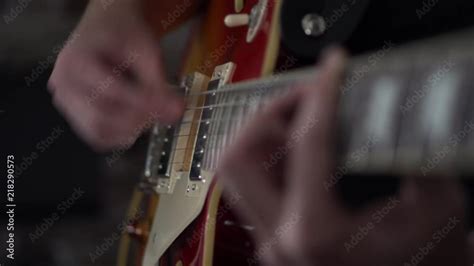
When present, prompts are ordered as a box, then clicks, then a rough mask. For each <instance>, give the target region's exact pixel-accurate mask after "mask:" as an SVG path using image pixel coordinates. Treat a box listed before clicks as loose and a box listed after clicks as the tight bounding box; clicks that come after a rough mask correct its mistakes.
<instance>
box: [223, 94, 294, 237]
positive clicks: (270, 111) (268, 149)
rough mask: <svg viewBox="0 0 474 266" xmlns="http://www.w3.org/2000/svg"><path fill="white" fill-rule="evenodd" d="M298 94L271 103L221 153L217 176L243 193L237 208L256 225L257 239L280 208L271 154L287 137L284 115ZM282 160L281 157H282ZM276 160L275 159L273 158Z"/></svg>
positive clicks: (266, 232)
mask: <svg viewBox="0 0 474 266" xmlns="http://www.w3.org/2000/svg"><path fill="white" fill-rule="evenodd" d="M297 98H298V96H297V95H296V94H293V95H290V96H288V97H286V98H284V99H280V100H278V101H276V102H275V103H273V104H272V105H270V106H269V107H268V108H266V110H265V111H264V112H263V113H261V114H260V115H258V116H257V117H256V118H255V119H253V120H252V121H251V122H250V123H249V124H248V125H247V126H246V127H245V129H244V130H243V131H242V134H241V135H240V136H239V137H238V138H237V140H236V141H235V143H234V144H233V145H232V147H231V148H230V149H229V150H228V152H227V153H226V155H225V156H224V159H223V161H222V162H221V164H220V167H219V170H218V176H219V178H220V179H221V180H222V181H223V184H224V186H225V187H226V189H227V190H228V191H233V192H237V193H239V194H240V195H241V196H242V200H241V201H240V202H239V204H238V206H237V208H238V210H239V211H240V213H241V215H243V216H244V219H246V220H247V221H249V222H250V223H252V224H254V225H255V226H256V227H257V232H258V234H259V237H260V239H263V238H265V237H266V236H268V235H269V234H271V232H270V231H271V228H272V224H273V223H274V222H275V221H276V216H277V213H278V212H279V211H280V210H279V207H280V202H281V201H280V199H279V194H280V193H279V192H280V191H279V186H278V183H279V180H277V176H276V175H275V172H276V169H277V168H278V167H277V166H276V165H274V164H272V163H273V162H272V161H271V156H272V153H274V152H275V151H276V150H277V149H278V148H279V147H284V143H285V140H286V139H287V136H288V135H287V133H288V131H287V128H286V126H285V125H286V121H285V120H286V119H287V118H286V115H287V113H288V112H290V111H291V110H290V109H292V108H294V106H295V103H296V101H297ZM282 160H283V159H282ZM276 163H277V162H276Z"/></svg>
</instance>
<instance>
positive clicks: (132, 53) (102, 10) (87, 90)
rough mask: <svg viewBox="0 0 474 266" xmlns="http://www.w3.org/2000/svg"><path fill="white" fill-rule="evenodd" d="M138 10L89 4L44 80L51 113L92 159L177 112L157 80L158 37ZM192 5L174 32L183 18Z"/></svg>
mask: <svg viewBox="0 0 474 266" xmlns="http://www.w3.org/2000/svg"><path fill="white" fill-rule="evenodd" d="M180 2H181V1H178V0H176V1H163V3H161V4H160V3H158V4H156V5H157V7H156V8H157V14H156V15H157V16H162V17H165V16H166V14H167V13H168V12H169V11H170V10H172V9H173V8H174V7H175V5H176V4H178V3H180ZM189 2H190V3H195V2H196V1H194V2H193V1H189ZM104 3H105V4H104ZM144 4H147V3H144V2H141V1H136V0H114V1H110V2H103V1H99V0H95V1H91V2H90V4H89V6H88V8H87V11H86V13H85V14H84V16H83V18H82V20H81V22H80V23H79V25H78V26H77V28H76V29H75V30H74V32H73V36H75V37H74V42H71V44H70V45H67V46H66V47H65V48H64V49H63V50H62V51H61V53H60V54H59V57H58V59H57V62H56V64H55V67H54V70H53V73H52V75H51V77H50V80H49V84H48V85H49V86H48V87H49V90H50V92H51V93H52V94H53V103H54V105H55V106H56V107H57V108H58V109H59V110H60V111H61V112H62V113H63V115H64V116H65V117H66V118H67V119H68V121H69V123H70V125H71V126H72V127H73V129H74V130H75V131H76V132H77V133H78V135H79V136H80V137H81V138H82V139H83V140H84V141H85V142H87V143H88V144H90V145H91V147H93V148H94V149H95V150H97V151H107V150H111V149H114V148H117V147H120V146H123V145H129V144H131V143H133V142H134V141H135V139H136V138H137V137H138V134H136V132H137V131H139V130H138V129H141V128H142V127H143V125H144V124H146V123H147V122H148V124H150V123H149V121H150V120H159V121H161V122H167V123H168V122H174V121H176V120H177V119H179V117H180V116H181V114H182V112H183V99H181V98H180V97H178V96H176V95H175V94H174V92H173V91H171V89H170V88H169V85H168V84H167V83H166V80H165V78H164V74H163V68H164V67H163V65H162V62H161V51H160V47H159V45H158V42H157V40H158V39H157V37H158V36H157V35H156V34H154V33H153V31H152V30H153V29H152V28H151V27H150V25H149V24H148V23H147V20H146V19H145V15H144V10H143V5H144ZM192 5H195V4H191V6H190V7H188V8H187V9H186V10H185V13H184V14H182V16H181V17H180V18H179V19H177V21H176V22H175V24H176V25H177V24H179V23H180V22H182V21H184V20H185V19H186V18H188V17H189V16H190V15H191V13H192V11H193V10H195V8H193V6H192ZM173 26H175V25H173ZM169 28H172V27H171V26H170V27H169ZM155 33H156V31H155ZM159 33H164V32H163V31H161V32H159Z"/></svg>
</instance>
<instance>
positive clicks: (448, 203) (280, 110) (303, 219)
mask: <svg viewBox="0 0 474 266" xmlns="http://www.w3.org/2000/svg"><path fill="white" fill-rule="evenodd" d="M320 68H321V71H320V72H319V75H318V78H317V79H316V80H315V82H314V83H312V85H311V86H310V85H305V86H302V87H301V88H297V89H296V91H297V92H295V93H294V94H293V95H291V96H289V97H288V98H285V99H283V100H280V101H279V102H276V103H274V104H273V105H271V106H269V108H268V109H267V111H266V112H264V113H263V114H259V115H258V117H256V118H255V119H254V120H253V121H252V122H250V123H249V125H248V127H247V128H246V129H245V130H244V133H243V134H242V135H241V136H240V138H238V140H236V143H235V145H234V147H233V148H231V149H230V151H229V152H228V154H227V156H226V158H225V159H224V160H223V162H222V164H221V168H220V170H219V171H218V176H219V177H220V178H221V179H222V181H223V183H224V186H225V187H226V188H227V190H228V192H231V193H235V192H237V193H239V194H240V195H241V196H242V200H240V201H239V202H238V203H237V208H238V210H239V211H240V214H241V215H242V216H243V218H244V219H245V220H246V221H247V222H249V223H251V224H253V225H255V227H256V230H255V233H254V237H255V240H256V242H257V243H258V245H259V247H260V248H258V249H257V253H256V254H258V256H255V257H254V259H255V258H256V259H259V260H261V261H263V262H264V263H266V264H267V265H405V264H404V263H405V262H407V263H410V261H411V257H412V256H413V255H416V254H417V253H418V252H419V249H420V248H424V247H425V246H426V245H427V243H428V241H432V242H433V245H434V248H433V249H431V248H429V250H430V251H429V252H428V254H427V255H424V256H423V259H422V260H421V262H419V263H418V264H416V265H467V264H466V263H467V256H466V254H467V253H466V247H467V240H466V232H465V230H464V198H463V191H462V189H461V186H460V185H459V183H458V182H457V181H456V180H454V179H438V180H415V179H413V178H410V177H407V178H405V179H404V181H403V184H402V185H401V188H400V191H399V193H398V194H397V195H396V196H395V197H393V198H392V199H385V200H380V201H378V202H374V203H373V204H371V205H370V206H367V207H365V208H363V209H362V210H359V211H349V210H348V209H347V208H346V207H345V206H344V205H343V204H342V202H341V201H340V200H339V198H338V195H337V193H336V192H337V190H336V189H333V188H329V189H327V188H326V187H325V186H324V182H325V181H329V177H330V175H331V173H333V172H334V169H335V167H336V166H335V160H334V159H333V154H334V151H333V146H334V145H332V143H333V141H334V140H333V136H334V134H333V132H334V124H335V123H334V121H335V118H336V117H335V114H336V107H337V104H336V103H337V100H338V85H339V84H340V80H342V79H341V73H342V70H343V68H344V56H343V55H342V53H341V52H340V51H339V52H332V53H330V54H329V55H327V56H326V58H325V59H324V60H323V63H322V65H321V66H320ZM263 125H264V126H263ZM284 145H286V146H287V147H288V153H287V154H286V156H285V157H284V158H283V159H281V160H279V161H278V162H277V163H276V164H272V165H269V164H268V162H269V158H270V156H271V154H272V153H274V152H275V151H276V150H277V148H278V147H282V146H284ZM282 184H285V185H284V186H282ZM384 207H386V209H388V210H389V211H388V213H387V214H386V215H384V216H382V217H380V216H374V214H375V213H376V212H377V211H378V210H380V209H383V208H384ZM374 217H375V218H374ZM369 223H371V224H369ZM364 227H365V229H364ZM446 227H449V233H448V234H447V235H446V236H445V237H444V238H442V240H441V241H439V242H436V241H437V240H438V238H437V237H435V239H432V237H433V234H434V233H435V232H436V231H437V230H440V229H443V228H446ZM451 227H453V228H451ZM358 232H361V234H359V236H360V235H362V239H361V240H357V241H355V242H353V243H351V235H355V234H357V233H358ZM424 250H426V249H424ZM409 265H411V264H409Z"/></svg>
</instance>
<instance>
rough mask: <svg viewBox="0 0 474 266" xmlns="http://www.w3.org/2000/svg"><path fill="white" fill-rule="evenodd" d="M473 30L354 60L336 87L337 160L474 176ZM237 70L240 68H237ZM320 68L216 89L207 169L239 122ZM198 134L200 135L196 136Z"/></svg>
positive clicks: (369, 167)
mask: <svg viewBox="0 0 474 266" xmlns="http://www.w3.org/2000/svg"><path fill="white" fill-rule="evenodd" d="M473 33H474V31H473V30H468V31H466V32H462V33H457V34H452V35H448V36H444V37H438V38H435V39H432V40H426V41H423V42H419V43H414V44H410V45H406V46H404V47H396V46H395V45H394V44H392V43H391V42H389V41H387V42H386V43H385V45H384V47H383V48H382V49H380V50H378V51H376V52H373V53H370V54H366V55H362V56H358V57H355V58H353V59H352V60H351V61H350V63H349V65H348V71H347V75H346V80H345V82H344V84H343V86H342V87H341V102H340V112H339V117H340V119H339V131H338V132H337V133H338V136H339V138H338V141H337V143H338V147H337V151H338V157H339V158H340V162H341V163H340V164H341V165H342V166H344V167H345V168H348V171H351V172H357V173H359V172H360V173H394V174H407V173H408V174H417V173H418V174H421V175H426V174H428V173H430V172H434V171H436V173H440V172H441V173H444V172H446V173H448V172H449V173H453V171H454V172H456V173H469V174H470V173H471V172H472V171H473V170H474V169H473V167H472V164H470V161H471V160H472V159H473V158H474V156H473V155H474V137H473V134H470V133H471V131H472V130H474V109H473V108H472V107H471V103H473V102H474V95H473V94H474V90H472V78H471V76H472V74H471V71H472V69H473V68H472V67H473V58H474V45H473V44H474V34H473ZM237 67H239V66H237ZM317 73H318V71H317V69H314V68H309V69H303V70H298V71H295V72H292V73H287V74H276V75H274V76H272V77H269V78H267V79H262V80H254V81H247V82H244V83H238V84H229V85H224V86H215V87H213V88H209V90H208V92H207V94H208V95H214V96H215V98H214V99H213V101H212V102H208V103H207V104H205V105H204V106H203V107H202V108H203V109H206V110H212V112H207V114H206V117H205V119H203V121H204V120H206V121H210V122H211V123H210V124H209V127H208V128H207V130H206V132H205V136H206V137H208V138H209V141H207V142H206V146H205V147H199V148H200V149H204V152H205V156H204V160H203V163H204V168H205V169H206V168H207V169H214V168H215V167H216V165H217V163H218V160H219V157H220V155H221V151H222V150H223V149H225V147H227V146H228V145H229V144H230V143H231V142H232V140H233V139H234V137H235V136H236V134H237V132H238V129H239V128H240V127H241V125H243V124H244V122H245V121H246V120H248V119H249V118H250V117H251V116H252V114H253V113H255V112H256V111H258V110H259V109H261V108H262V107H263V106H265V104H266V103H268V102H270V101H271V100H272V99H274V98H275V97H281V96H283V95H285V93H287V92H288V90H289V89H291V88H292V87H294V86H295V85H297V84H298V83H303V82H310V81H311V80H312V79H314V78H315V77H316V76H317ZM192 96H193V94H190V95H188V97H192ZM198 137H199V136H198Z"/></svg>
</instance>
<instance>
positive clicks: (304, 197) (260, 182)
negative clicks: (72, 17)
mask: <svg viewBox="0 0 474 266" xmlns="http://www.w3.org/2000/svg"><path fill="white" fill-rule="evenodd" d="M161 2H163V3H158V5H162V6H161V7H162V8H158V9H157V10H158V11H157V14H156V16H158V17H163V18H166V14H168V12H169V11H170V10H172V9H173V8H174V7H175V6H176V4H180V3H181V1H179V0H176V1H161ZM191 2H192V3H195V1H191ZM110 3H111V4H110V5H108V6H107V8H104V6H103V2H101V1H99V0H95V1H94V0H93V1H91V3H90V5H89V7H88V9H87V11H86V13H85V15H84V17H83V18H82V20H81V22H80V24H79V25H78V26H77V28H76V29H75V31H74V34H76V35H77V37H76V38H75V40H74V42H73V43H71V45H67V46H66V48H65V49H64V50H63V51H62V52H61V53H60V55H59V57H58V60H57V62H56V65H55V68H54V71H53V73H52V75H51V78H50V81H49V90H50V92H51V93H52V94H53V101H54V104H55V105H56V107H57V108H58V109H59V110H60V111H61V112H62V113H63V115H64V116H65V117H66V119H67V120H68V121H69V123H70V125H71V126H72V128H73V129H75V131H76V132H77V133H78V135H79V136H80V137H81V138H82V139H83V140H84V141H86V142H87V143H88V144H89V145H91V147H93V148H94V149H96V150H97V151H106V150H110V149H113V148H116V147H118V146H121V145H129V144H131V143H133V142H134V140H135V139H136V138H137V137H138V134H136V132H137V129H141V128H142V127H143V125H144V124H145V123H147V122H149V121H150V118H151V120H153V121H155V120H159V121H162V122H174V121H177V120H178V119H179V118H180V116H181V114H182V112H183V108H184V107H183V105H184V103H183V99H181V98H180V97H178V96H177V95H175V94H174V92H173V91H172V90H171V89H170V88H169V86H168V85H167V84H166V81H165V78H164V75H163V69H164V66H163V64H162V62H161V58H160V57H161V54H160V53H161V51H160V48H159V46H158V43H157V38H159V36H160V35H161V34H163V33H164V30H161V31H160V30H158V31H156V30H153V29H152V28H151V27H150V26H149V24H148V22H147V20H146V19H145V16H144V13H143V4H144V3H143V2H141V1H135V0H115V1H112V2H110ZM193 5H194V4H193ZM194 10H195V8H188V9H186V12H185V14H183V15H182V16H181V17H180V19H178V20H180V21H183V20H185V19H186V18H187V17H189V16H190V15H192V13H193V11H194ZM171 28H172V27H170V28H169V29H171ZM343 68H344V57H343V56H342V55H341V54H340V53H336V54H333V55H331V56H328V57H327V58H326V60H325V61H324V63H323V64H322V71H321V72H320V74H319V75H318V79H316V80H315V82H314V83H313V84H312V85H311V86H303V87H301V88H299V89H297V90H296V92H295V93H294V94H293V95H290V96H289V97H287V98H285V99H282V100H280V101H278V102H275V103H274V104H273V105H272V106H270V107H269V108H268V110H267V111H266V112H264V113H262V114H260V115H259V116H258V117H256V118H255V120H254V121H253V122H251V123H250V124H249V126H248V127H247V129H246V130H244V132H243V134H242V136H241V137H240V138H239V139H238V140H237V141H236V145H235V146H234V147H233V148H232V149H231V150H230V151H229V153H228V154H227V156H226V158H225V159H224V160H223V164H222V167H221V168H220V169H219V173H220V175H219V176H220V177H221V178H222V180H223V183H224V185H225V186H226V188H227V190H228V191H237V192H239V193H240V194H241V195H242V196H243V197H242V198H243V199H242V200H241V201H239V202H238V208H239V210H240V214H241V215H242V217H244V219H246V220H247V221H248V222H249V223H252V224H254V225H255V226H256V230H255V234H254V237H255V239H256V241H257V243H258V244H259V245H260V246H265V244H266V243H271V245H270V246H271V248H269V249H268V250H267V249H265V250H266V251H265V252H262V254H261V258H258V259H259V260H261V261H263V262H265V263H267V264H269V265H351V266H352V265H354V266H355V265H401V264H402V263H404V262H407V261H408V262H409V261H410V258H411V256H412V255H415V254H416V253H417V252H418V248H420V247H423V246H424V245H425V244H426V243H427V241H429V240H430V238H431V237H432V234H433V232H435V231H436V230H438V229H440V228H443V227H444V226H446V225H447V224H448V222H449V219H450V218H452V217H456V218H458V219H459V221H460V222H459V223H458V224H456V226H455V227H454V228H453V229H452V230H451V231H450V233H449V234H448V235H447V236H446V237H445V238H443V240H442V241H441V242H439V244H437V245H436V249H435V251H433V252H430V253H429V254H428V255H427V256H426V257H425V258H424V259H423V260H422V262H421V263H420V264H417V265H465V262H466V256H465V254H466V253H465V247H466V246H465V242H466V241H465V236H466V235H465V232H464V229H463V224H462V223H463V218H464V215H463V207H464V206H463V198H462V193H461V192H460V186H459V184H458V183H456V182H455V181H453V180H439V181H431V182H428V181H419V180H418V181H417V180H414V179H411V178H406V179H405V181H404V184H403V185H402V188H401V190H400V193H399V195H397V197H395V200H394V201H393V200H392V202H396V204H395V205H396V206H395V207H394V208H393V209H391V211H390V213H389V214H388V215H387V216H386V217H385V218H384V219H383V220H381V221H380V223H377V225H376V226H375V227H374V228H373V229H371V230H370V232H369V233H368V234H366V235H365V237H364V239H363V240H361V241H359V242H358V244H357V245H355V246H354V247H352V248H350V249H348V248H347V247H346V245H345V243H347V242H348V241H350V239H351V234H353V233H357V232H358V230H359V226H364V225H366V224H367V223H368V222H370V221H371V219H372V218H373V217H372V214H373V213H374V212H375V211H376V210H378V209H379V208H382V207H384V206H387V204H389V203H390V201H389V200H388V199H387V200H385V201H380V202H376V203H374V204H373V205H372V206H368V207H366V208H365V209H363V210H361V211H359V212H357V213H353V212H349V211H347V210H346V209H345V208H344V207H343V206H342V205H341V204H340V202H339V201H338V199H337V196H336V194H335V191H334V189H332V190H331V189H330V190H326V189H325V188H324V186H323V184H324V181H325V180H326V179H327V178H329V176H330V174H331V172H332V171H333V170H334V167H335V165H334V160H333V158H332V157H333V150H332V148H333V145H332V136H333V135H332V132H334V130H333V126H334V120H335V108H336V106H337V104H336V103H337V99H338V95H337V91H338V90H337V85H338V84H339V82H340V80H341V79H340V75H341V71H342V69H343ZM262 125H265V126H262ZM302 128H303V129H304V130H302ZM295 132H296V133H295ZM303 133H304V134H303ZM289 141H291V143H292V148H291V149H289V152H288V154H287V155H286V157H285V158H284V159H282V160H280V161H278V162H277V164H275V165H271V166H270V167H268V165H264V162H265V161H266V160H268V157H269V155H270V154H271V153H272V152H274V151H275V149H276V148H277V147H279V146H282V145H287V143H288V142H289ZM282 182H284V183H285V186H284V187H285V189H282V186H281V183H282ZM275 237H276V238H275ZM275 239H276V241H274V240H275ZM267 246H268V245H267ZM374 254H375V255H374Z"/></svg>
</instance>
